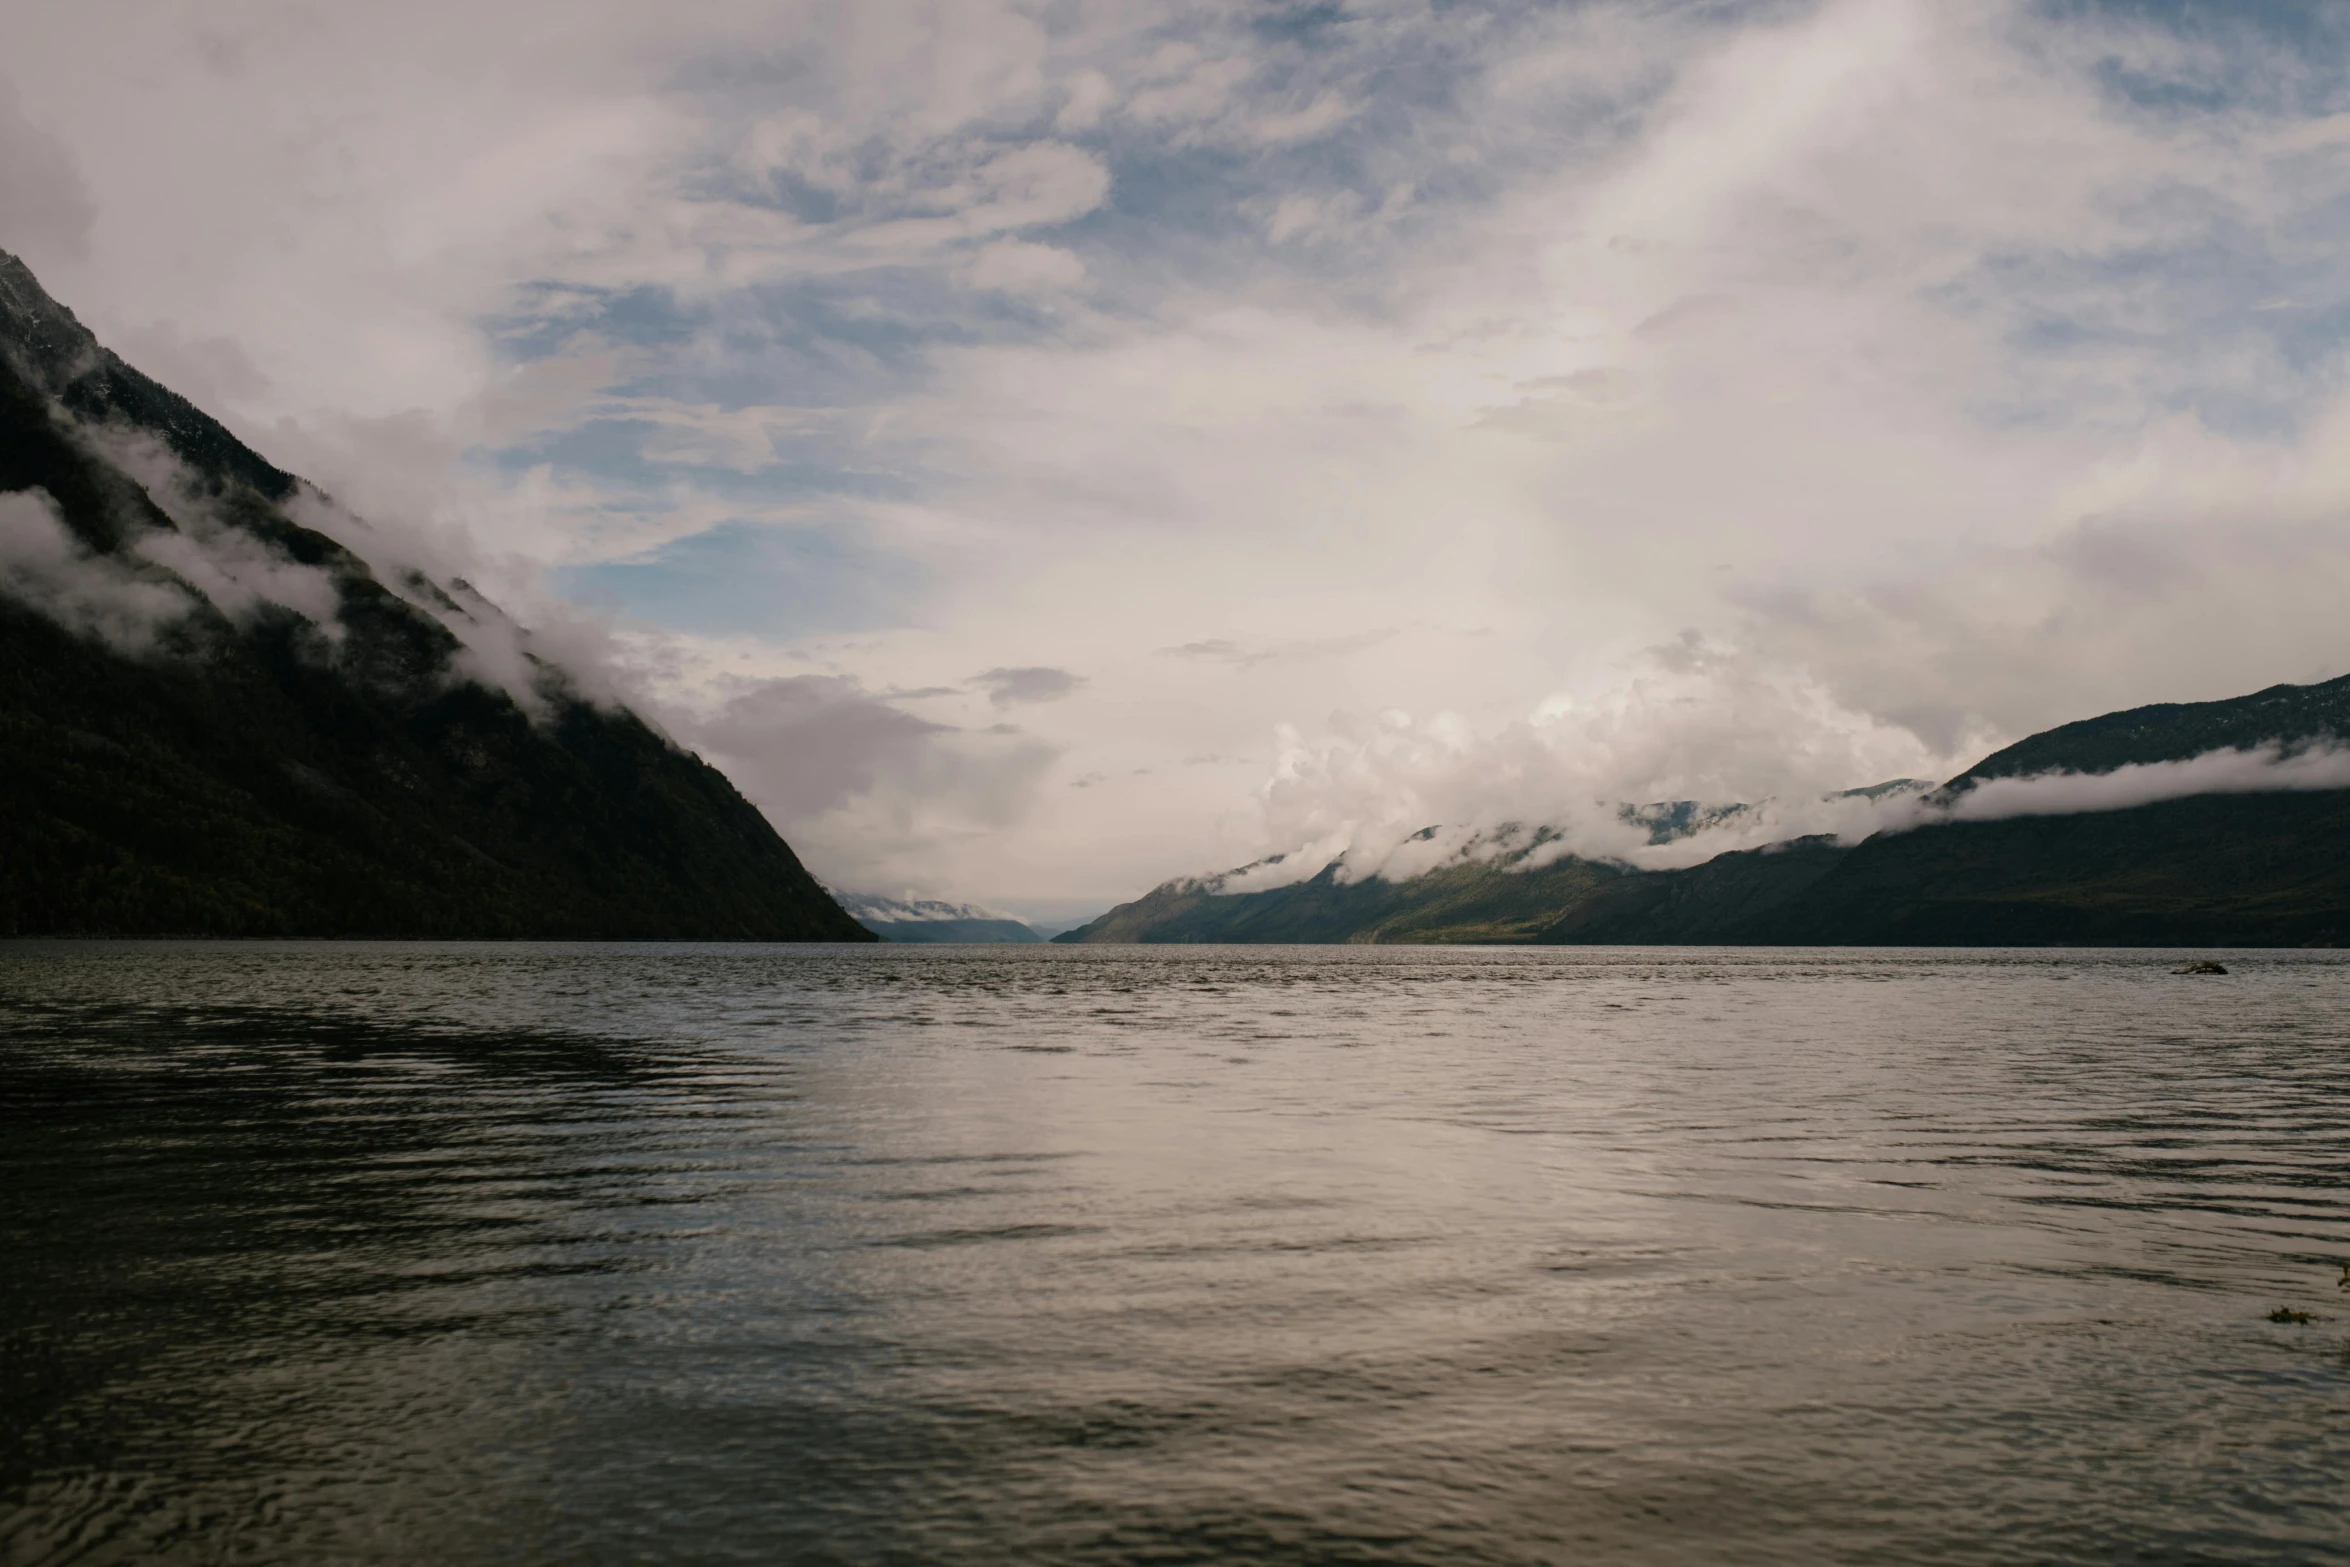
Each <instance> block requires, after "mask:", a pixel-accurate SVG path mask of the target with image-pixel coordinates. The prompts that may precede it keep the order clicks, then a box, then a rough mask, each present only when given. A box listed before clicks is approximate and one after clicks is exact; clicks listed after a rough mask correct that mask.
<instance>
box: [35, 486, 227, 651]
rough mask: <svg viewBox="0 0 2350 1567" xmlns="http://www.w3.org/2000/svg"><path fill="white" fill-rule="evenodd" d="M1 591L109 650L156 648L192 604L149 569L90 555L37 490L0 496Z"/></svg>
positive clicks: (175, 584)
mask: <svg viewBox="0 0 2350 1567" xmlns="http://www.w3.org/2000/svg"><path fill="white" fill-rule="evenodd" d="M0 594H5V595H6V596H7V597H9V598H11V599H14V600H15V601H16V602H17V603H19V604H22V605H23V606H25V607H26V608H28V609H31V610H33V611H35V612H36V613H38V614H41V615H43V616H45V617H47V618H48V619H50V620H53V621H55V622H56V623H57V624H59V625H61V626H63V627H65V628H66V629H67V630H68V631H71V632H73V633H74V634H76V635H77V636H85V637H89V638H92V639H94V640H96V641H99V642H103V643H104V644H106V645H107V646H108V647H110V648H113V649H114V650H115V651H116V652H119V653H127V654H131V655H133V656H140V655H145V654H148V653H151V652H153V651H155V650H156V647H157V642H158V639H159V638H160V637H161V635H162V633H163V632H164V631H165V629H166V628H168V627H170V626H172V625H174V624H175V623H177V622H178V621H180V620H182V619H184V618H185V617H186V616H187V615H188V614H189V613H190V612H192V611H193V610H195V609H196V608H197V605H198V601H197V599H196V596H195V595H194V594H193V593H191V592H189V591H188V589H187V588H186V587H184V586H183V585H182V584H180V583H178V582H175V581H173V580H171V579H170V578H169V577H166V576H164V575H163V574H162V573H161V572H160V571H157V570H155V569H154V568H152V567H149V568H146V569H144V570H142V569H141V568H140V567H139V566H138V565H137V564H135V563H133V562H130V561H124V560H120V559H117V558H115V557H113V556H106V555H98V554H94V553H92V552H91V551H90V550H89V549H88V547H86V546H85V545H84V544H83V543H82V542H81V540H79V539H77V538H76V537H74V535H73V534H72V532H71V531H70V530H68V529H67V527H66V525H65V519H64V517H63V516H62V515H61V514H60V513H59V511H58V509H57V503H56V502H55V501H54V500H52V499H51V498H50V497H49V495H48V493H47V492H46V491H43V490H16V491H10V492H6V493H0Z"/></svg>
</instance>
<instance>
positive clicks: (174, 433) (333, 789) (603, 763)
mask: <svg viewBox="0 0 2350 1567" xmlns="http://www.w3.org/2000/svg"><path fill="white" fill-rule="evenodd" d="M355 545H356V546H360V547H355ZM384 545H385V541H384V540H382V539H380V538H378V537H376V536H374V535H372V534H371V533H370V532H369V530H367V529H366V526H365V524H363V523H360V522H359V521H358V520H357V519H355V518H352V517H350V516H349V514H348V513H345V512H343V511H341V509H340V508H339V507H337V506H336V505H335V504H334V503H333V501H332V500H331V499H330V498H329V497H327V496H325V495H323V494H322V493H321V492H319V491H318V490H316V489H315V488H313V487H312V486H310V485H308V484H305V483H304V482H303V481H301V480H299V479H297V478H295V477H294V476H293V475H291V474H288V473H285V472H283V471H281V470H279V469H278V468H276V467H275V466H273V465H272V464H271V463H270V462H268V461H267V460H266V459H265V458H263V457H261V456H260V455H259V454H258V453H256V452H254V451H253V450H251V449H250V448H249V447H247V446H245V445H244V444H243V443H241V442H240V441H238V440H237V439H236V438H235V437H234V436H232V435H231V434H230V433H229V432H228V431H227V430H226V429H225V428H223V427H222V426H221V425H220V424H219V423H218V422H217V421H215V420H213V419H212V418H210V417H209V416H207V415H206V414H204V413H203V412H202V411H201V410H199V409H197V408H196V407H194V406H193V405H192V404H190V403H188V402H187V401H186V400H185V399H183V398H181V397H179V396H177V395H176V394H174V393H172V392H170V391H168V390H166V389H165V388H163V387H161V386H159V385H157V384H156V383H155V382H153V381H151V380H149V379H148V378H147V377H146V376H144V375H142V374H140V373H139V372H138V371H137V370H135V369H133V368H131V367H130V366H129V365H127V364H125V363H123V362H122V360H120V359H119V358H117V357H116V356H115V355H114V354H112V353H111V352H109V351H107V350H106V349H105V348H103V347H101V346H100V345H99V344H98V342H97V341H96V339H95V338H93V337H92V336H91V334H90V333H89V332H88V331H87V330H86V329H85V328H84V327H83V326H82V325H81V324H80V323H79V322H78V321H76V320H75V319H74V317H73V315H72V313H71V312H70V311H67V310H66V309H64V308H63V307H62V306H60V305H58V304H57V303H56V302H55V301H53V300H51V299H50V298H49V296H48V295H47V294H46V293H44V292H43V291H42V289H41V287H40V285H39V283H38V282H36V281H35V280H34V278H33V275H32V274H31V272H30V271H28V270H27V269H26V268H25V267H24V265H23V264H22V263H21V262H19V261H18V260H17V259H16V258H14V257H13V256H8V255H6V254H5V253H4V252H0V844H5V846H6V851H5V853H4V854H0V934H6V935H43V934H50V935H55V934H65V935H166V934H168V935H205V936H403V937H420V936H432V937H496V938H632V939H633V938H643V939H682V938H691V939H705V940H762V941H809V940H821V941H870V940H872V939H874V938H873V937H872V935H871V934H870V933H869V932H867V931H866V930H864V929H863V928H862V927H860V926H859V925H857V924H856V922H855V921H854V920H852V919H850V918H849V916H848V915H847V914H846V913H845V912H843V911H842V910H841V908H840V907H839V906H838V905H837V904H836V903H834V902H833V900H832V899H831V897H830V896H828V895H827V894H826V893H825V892H824V890H823V888H821V887H820V886H818V885H817V883H816V881H815V880H814V878H812V877H811V876H810V875H809V874H808V873H807V871H806V870H805V869H804V868H803V867H802V866H801V865H800V863H799V860H798V859H797V857H795V856H794V855H793V853H792V851H791V850H790V848H789V847H788V846H786V845H785V844H784V842H783V840H782V839H781V838H779V837H777V836H776V833H775V831H774V829H773V828H772V827H770V826H769V825H768V823H767V821H766V820H765V818H763V817H762V816H761V815H760V814H759V813H758V811H757V810H756V809H754V808H753V807H752V806H751V805H750V804H749V803H748V802H747V801H745V800H744V799H743V798H742V796H741V795H740V794H738V793H737V792H736V791H735V789H734V788H733V786H732V785H731V784H729V783H728V782H727V781H726V779H725V778H724V777H723V776H721V775H720V774H719V773H718V772H717V771H716V770H715V769H713V768H711V767H709V766H708V765H706V764H705V763H703V762H702V761H701V760H699V759H698V758H696V757H694V756H692V755H690V754H688V753H687V752H685V751H682V750H680V749H679V748H678V747H677V746H675V745H674V744H672V743H671V742H669V741H668V740H667V739H665V738H664V737H662V736H661V735H660V734H658V733H657V732H655V731H654V730H653V729H652V728H651V727H650V726H648V725H647V724H646V723H645V722H644V721H643V720H642V719H641V718H639V717H638V716H637V715H635V714H634V713H632V712H629V711H628V710H627V709H626V708H624V707H621V706H619V705H617V704H614V703H611V702H608V701H599V700H596V699H594V698H593V696H592V695H591V694H590V693H587V692H585V691H582V690H581V689H579V688H578V687H577V686H576V684H575V683H574V682H573V681H572V680H571V678H570V677H568V676H567V675H566V674H565V673H564V672H563V671H562V670H560V669H559V668H557V667H556V666H555V665H553V664H552V663H550V662H548V661H546V660H543V659H541V658H539V657H538V656H537V655H536V654H534V653H533V652H532V650H531V644H530V641H529V638H528V636H527V634H526V633H524V632H522V631H521V629H520V628H519V627H516V626H515V625H514V624H513V623H512V622H511V621H509V620H507V619H506V618H505V616H504V615H503V614H501V613H500V612H499V611H498V610H497V608H496V606H494V605H492V604H491V603H489V602H488V601H487V600H486V599H484V598H483V597H482V596H481V595H480V594H478V593H476V592H475V591H474V590H473V589H472V588H471V587H470V586H468V585H467V584H466V583H464V582H463V581H462V580H455V579H451V580H447V581H436V580H434V579H432V578H431V577H430V576H428V575H427V574H426V573H425V572H424V571H422V570H420V569H417V568H415V567H413V566H403V565H401V564H399V563H397V562H396V561H394V560H393V559H392V558H391V557H390V555H389V554H388V552H387V550H386V549H385V547H384ZM363 548H364V550H365V552H366V553H365V555H364V556H363Z"/></svg>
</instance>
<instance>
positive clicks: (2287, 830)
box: [1540, 677, 2350, 946]
mask: <svg viewBox="0 0 2350 1567" xmlns="http://www.w3.org/2000/svg"><path fill="white" fill-rule="evenodd" d="M2344 735H2350V677H2345V678H2343V679H2339V680H2330V681H2326V682H2324V683H2322V684H2318V685H2307V686H2271V687H2269V688H2268V689H2266V690H2264V691H2256V692H2254V693H2252V694H2251V695H2249V696H2241V697H2233V698H2229V699H2227V700H2225V701H2218V702H2189V703H2161V704H2158V705H2155V706H2151V707H2139V708H2132V709H2130V710H2128V711H2126V712H2119V713H2108V714H2104V715H2103V716H2101V717H2097V718H2089V719H2083V720H2081V721H2080V722H2077V723H2071V724H2064V725H2061V726H2060V727H2058V728H2055V729H2050V730H2047V731H2045V732H2043V733H2041V734H2036V735H2033V736H2031V737H2029V738H2028V739H2025V740H2021V741H2018V742H2017V743H2016V744H2014V745H2011V746H2009V747H2007V748H2006V749H2004V750H2001V751H1996V752H1994V753H1992V754H1991V755H1990V756H1987V757H1985V758H1984V759H1983V760H1982V761H1980V762H1977V763H1976V764H1975V765H1974V766H1972V767H1970V768H1968V769H1967V770H1966V771H1965V772H1963V773H1961V774H1959V776H1958V777H1956V778H1954V779H1952V780H1951V781H1950V782H1949V783H1948V784H1946V785H1945V786H1944V787H1943V789H1942V790H1941V791H1940V792H1939V795H1938V798H1940V799H1943V800H1945V801H1952V802H1955V801H1958V800H1960V799H1962V798H1963V797H1964V796H1965V795H1966V794H1968V793H1970V792H1971V791H1973V790H1974V789H1976V788H1979V787H1981V786H1982V785H1983V784H1984V783H1986V782H1988V781H1990V780H1993V779H2009V778H2028V777H2032V776H2035V775H2040V774H2049V773H2072V774H2088V775H2097V774H2105V773H2111V772H2113V771H2114V770H2115V769H2117V768H2121V767H2130V766H2146V765H2150V764H2155V763H2164V762H2184V761H2187V760H2189V759H2190V758H2193V757H2197V756H2203V755H2207V754H2209V753H2211V752H2214V751H2223V750H2235V751H2246V750H2253V749H2256V748H2258V747H2261V746H2264V745H2277V746H2281V747H2283V748H2285V749H2287V750H2291V749H2293V748H2296V747H2304V746H2308V745H2312V744H2322V743H2330V742H2332V741H2334V740H2336V739H2337V738H2338V737H2340V736H2344ZM1783 847H1787V848H1795V847H1796V846H1783ZM1772 852H1773V851H1763V852H1762V853H1761V854H1758V855H1724V856H1721V857H1720V858H1718V859H1716V860H1713V861H1709V862H1708V863H1706V864H1704V865H1700V866H1696V867H1693V868H1691V869H1689V870H1685V871H1661V872H1650V873H1644V874H1640V875H1636V876H1633V877H1628V878H1625V880H1624V881H1623V882H1622V883H1620V884H1619V885H1617V886H1615V887H1611V888H1610V889H1609V894H1610V896H1609V897H1608V898H1606V899H1601V900H1594V902H1593V903H1592V904H1590V905H1588V906H1586V907H1584V908H1581V909H1577V910H1574V911H1570V912H1569V913H1568V914H1567V915H1564V916H1562V917H1561V919H1560V920H1559V921H1558V922H1557V923H1555V924H1554V925H1552V926H1551V927H1550V928H1548V929H1547V930H1545V931H1544V932H1543V933H1542V935H1541V938H1540V939H1542V940H1544V941H1561V942H1602V943H1635V942H1675V941H1713V942H1745V943H1764V944H1789V945H1813V944H1835V945H1916V946H2006V945H2016V946H2041V945H2054V946H2341V945H2345V944H2350V790H2340V789H2331V790H2316V791H2309V792H2290V793H2287V792H2275V793H2251V794H2223V793H2209V794H2196V795H2188V796H2185V797H2182V798H2177V799H2169V800H2159V801H2154V802H2152V803H2149V804H2145V805H2140V806H2136V807H2134V808H2131V809H2127V810H2106V811H2084V812H2078V813H2074V814H2066V815H2036V816H2011V817H2008V818H2006V819H2004V820H1998V821H1966V820H1953V821H1943V822H1938V823H1934V824H1932V825H1928V826H1922V827H1917V828H1914V829H1912V830H1910V831H1907V832H1883V833H1878V834H1877V835H1875V836H1873V837H1871V838H1868V839H1867V840H1865V841H1863V842H1861V843H1859V844H1857V845H1854V846H1853V847H1851V848H1849V849H1841V850H1840V849H1836V848H1834V847H1832V846H1824V845H1817V844H1814V845H1810V846H1806V847H1802V848H1800V849H1799V850H1798V852H1797V853H1796V854H1795V855H1793V856H1792V857H1790V858H1785V859H1782V860H1780V861H1778V862H1776V863H1775V864H1774V863H1771V862H1770V861H1768V859H1767V856H1769V855H1770V854H1771V853H1772ZM1766 867H1767V868H1766ZM1766 881H1767V882H1768V885H1769V891H1768V892H1767V893H1765V894H1764V895H1762V896H1759V897H1758V896H1754V890H1755V889H1757V888H1760V887H1762V886H1763V884H1764V883H1765V882H1766ZM1733 887H1736V888H1739V889H1742V890H1744V891H1746V893H1747V895H1748V897H1747V901H1746V902H1744V903H1740V902H1739V901H1737V899H1736V898H1735V897H1733V896H1732V895H1731V891H1730V889H1732V888H1733Z"/></svg>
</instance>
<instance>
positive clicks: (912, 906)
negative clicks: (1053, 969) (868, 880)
mask: <svg viewBox="0 0 2350 1567" xmlns="http://www.w3.org/2000/svg"><path fill="white" fill-rule="evenodd" d="M833 896H834V897H835V898H836V899H838V900H839V902H840V906H841V907H842V908H844V909H846V910H848V912H849V915H850V917H851V918H853V919H855V920H856V922H857V923H858V924H860V925H862V926H864V927H865V928H866V929H867V930H869V931H872V932H873V933H874V934H875V935H877V936H879V937H880V938H881V939H882V940H884V941H920V942H970V943H974V944H980V945H990V946H1004V945H1011V944H1026V943H1032V942H1041V941H1043V940H1044V937H1043V936H1041V935H1040V934H1038V933H1037V932H1036V931H1033V930H1031V929H1029V928H1028V927H1027V926H1026V925H1023V924H1021V923H1020V922H1019V921H1018V920H1016V919H1014V918H1012V917H1011V916H1010V915H1009V914H1003V913H999V912H998V911H996V910H994V909H983V908H981V907H980V906H979V905H978V904H976V903H941V902H938V901H937V900H935V899H931V898H884V897H880V896H878V895H876V894H873V893H863V892H836V893H834V894H833Z"/></svg>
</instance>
